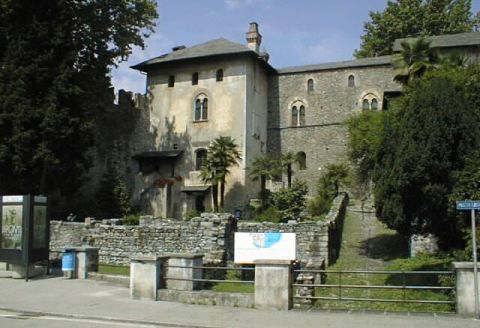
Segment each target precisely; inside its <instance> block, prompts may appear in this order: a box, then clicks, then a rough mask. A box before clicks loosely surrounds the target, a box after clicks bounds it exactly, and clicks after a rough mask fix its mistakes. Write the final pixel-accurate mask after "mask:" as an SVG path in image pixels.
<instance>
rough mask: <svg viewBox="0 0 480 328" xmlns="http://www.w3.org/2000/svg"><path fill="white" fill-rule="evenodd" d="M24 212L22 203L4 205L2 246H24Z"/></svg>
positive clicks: (13, 247) (16, 247) (19, 247)
mask: <svg viewBox="0 0 480 328" xmlns="http://www.w3.org/2000/svg"><path fill="white" fill-rule="evenodd" d="M22 214H23V209H22V205H7V206H3V208H2V231H1V238H0V248H8V249H21V248H22Z"/></svg>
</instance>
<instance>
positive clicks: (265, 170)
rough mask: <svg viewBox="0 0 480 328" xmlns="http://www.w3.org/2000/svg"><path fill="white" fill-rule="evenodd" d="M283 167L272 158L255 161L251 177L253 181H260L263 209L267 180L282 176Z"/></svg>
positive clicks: (266, 157) (261, 158)
mask: <svg viewBox="0 0 480 328" xmlns="http://www.w3.org/2000/svg"><path fill="white" fill-rule="evenodd" d="M281 170H282V169H281V166H280V163H279V161H278V160H277V159H275V158H272V157H268V156H265V157H258V158H256V159H255V160H254V161H253V164H252V171H251V172H250V174H249V175H250V177H251V178H252V180H253V181H258V180H260V199H261V201H262V209H264V208H265V205H266V204H265V203H266V182H267V179H273V178H274V177H276V176H278V175H280V174H281Z"/></svg>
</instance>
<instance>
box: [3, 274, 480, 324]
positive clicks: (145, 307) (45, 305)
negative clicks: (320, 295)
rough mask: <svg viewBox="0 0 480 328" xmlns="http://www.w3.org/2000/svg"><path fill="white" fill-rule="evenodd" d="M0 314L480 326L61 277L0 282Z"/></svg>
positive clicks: (427, 317) (112, 319)
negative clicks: (225, 301) (242, 304)
mask: <svg viewBox="0 0 480 328" xmlns="http://www.w3.org/2000/svg"><path fill="white" fill-rule="evenodd" d="M0 295H1V297H0V310H7V311H17V312H34V313H36V314H45V315H50V316H60V317H73V318H79V319H96V320H106V321H109V322H111V323H115V322H118V323H120V322H129V323H135V322H136V323H139V324H140V323H142V324H152V325H162V326H170V327H198V328H205V327H208V328H213V327H215V328H219V327H222V328H227V327H228V328H231V327H235V328H236V327H238V328H253V327H278V328H282V327H329V328H340V327H345V328H347V327H348V328H351V327H369V328H377V327H388V328H396V327H402V328H403V327H421V328H427V327H435V328H443V327H445V328H447V327H448V328H452V327H462V328H470V327H472V328H473V327H475V328H478V327H479V323H480V322H479V321H476V320H473V319H462V318H457V317H455V316H438V317H437V316H434V315H408V314H381V313H379V314H376V313H358V312H356V313H345V312H339V313H332V312H316V311H312V312H307V311H283V312H276V311H259V310H254V309H243V308H231V307H221V306H207V305H187V304H181V303H172V302H160V301H159V302H154V301H138V300H132V299H130V297H129V290H128V288H124V287H118V286H114V285H112V284H109V283H105V282H98V281H92V280H68V279H64V278H63V277H50V278H36V279H33V280H30V281H28V282H25V281H24V280H15V279H9V278H2V279H0Z"/></svg>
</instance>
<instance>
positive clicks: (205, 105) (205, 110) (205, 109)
mask: <svg viewBox="0 0 480 328" xmlns="http://www.w3.org/2000/svg"><path fill="white" fill-rule="evenodd" d="M202 107H203V111H202V120H206V119H208V99H207V98H205V99H203V103H202Z"/></svg>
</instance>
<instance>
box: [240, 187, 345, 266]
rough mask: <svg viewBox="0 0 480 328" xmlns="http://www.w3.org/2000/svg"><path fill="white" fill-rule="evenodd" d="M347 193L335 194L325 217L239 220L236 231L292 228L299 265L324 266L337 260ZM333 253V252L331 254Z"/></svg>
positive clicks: (280, 230)
mask: <svg viewBox="0 0 480 328" xmlns="http://www.w3.org/2000/svg"><path fill="white" fill-rule="evenodd" d="M347 204H348V195H347V194H341V195H339V196H338V197H337V198H335V200H334V202H333V205H332V208H331V209H330V212H329V213H328V215H327V217H326V220H325V221H318V222H308V221H306V222H300V223H293V224H291V223H271V222H262V223H248V222H239V223H238V227H237V231H238V232H291V233H296V241H297V244H296V252H297V254H296V255H297V256H296V257H297V260H298V261H300V263H301V265H302V266H306V265H307V264H309V263H313V264H316V265H317V266H319V267H323V266H327V265H328V263H330V262H332V261H334V260H336V257H337V255H338V248H339V247H340V243H339V240H340V235H341V233H342V226H343V219H344V215H345V208H346V206H347ZM332 254H334V255H335V256H334V257H332Z"/></svg>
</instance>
